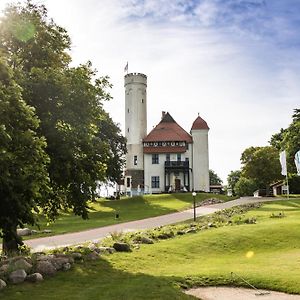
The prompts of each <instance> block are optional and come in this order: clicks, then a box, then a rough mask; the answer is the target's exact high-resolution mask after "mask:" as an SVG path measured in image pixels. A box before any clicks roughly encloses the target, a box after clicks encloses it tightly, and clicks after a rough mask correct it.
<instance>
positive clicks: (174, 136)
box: [144, 113, 193, 143]
mask: <svg viewBox="0 0 300 300" xmlns="http://www.w3.org/2000/svg"><path fill="white" fill-rule="evenodd" d="M160 141H165V142H168V141H176V142H177V141H178V142H181V141H185V142H187V143H192V142H193V139H192V137H191V135H190V134H188V133H187V132H186V131H185V130H184V129H183V128H182V127H181V126H179V125H178V124H177V123H176V121H175V120H174V119H173V118H172V117H171V115H170V114H169V113H166V114H164V116H163V118H162V120H161V121H160V122H159V124H158V125H157V126H156V127H155V128H154V129H152V131H151V132H150V133H149V134H148V135H147V136H146V137H145V138H144V142H160Z"/></svg>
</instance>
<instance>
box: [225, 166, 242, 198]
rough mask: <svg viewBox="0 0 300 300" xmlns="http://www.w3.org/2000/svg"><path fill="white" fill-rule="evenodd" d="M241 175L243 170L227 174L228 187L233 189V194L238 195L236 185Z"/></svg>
mask: <svg viewBox="0 0 300 300" xmlns="http://www.w3.org/2000/svg"><path fill="white" fill-rule="evenodd" d="M240 177H241V171H240V170H236V171H231V172H230V173H229V174H228V176H227V182H228V187H229V188H230V189H231V190H232V194H233V195H236V191H235V185H236V183H237V182H238V181H239V179H240Z"/></svg>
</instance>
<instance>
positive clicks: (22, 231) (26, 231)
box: [17, 228, 31, 236]
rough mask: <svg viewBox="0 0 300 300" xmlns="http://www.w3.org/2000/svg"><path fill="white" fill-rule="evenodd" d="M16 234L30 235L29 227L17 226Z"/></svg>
mask: <svg viewBox="0 0 300 300" xmlns="http://www.w3.org/2000/svg"><path fill="white" fill-rule="evenodd" d="M17 234H18V235H19V236H27V235H31V229H29V228H19V229H17Z"/></svg>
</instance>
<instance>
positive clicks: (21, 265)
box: [14, 258, 32, 273]
mask: <svg viewBox="0 0 300 300" xmlns="http://www.w3.org/2000/svg"><path fill="white" fill-rule="evenodd" d="M14 269H15V270H16V269H23V270H25V272H26V273H29V272H30V271H31V269H32V265H31V264H30V263H29V262H27V261H26V260H25V259H24V258H20V259H18V260H17V261H15V263H14Z"/></svg>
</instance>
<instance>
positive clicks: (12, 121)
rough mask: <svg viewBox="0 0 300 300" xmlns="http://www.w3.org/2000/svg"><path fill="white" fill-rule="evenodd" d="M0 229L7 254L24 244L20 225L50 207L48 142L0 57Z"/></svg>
mask: <svg viewBox="0 0 300 300" xmlns="http://www.w3.org/2000/svg"><path fill="white" fill-rule="evenodd" d="M0 78H1V80H0V116H1V119H0V120H1V121H0V154H1V155H0V229H1V231H0V232H1V236H2V237H3V250H4V252H5V253H10V252H16V251H17V250H18V246H19V245H20V244H21V243H22V242H21V240H20V238H19V237H18V236H17V226H23V225H24V224H25V223H26V224H32V225H33V224H35V222H36V219H35V215H34V212H33V211H34V209H37V208H38V206H40V207H47V205H48V197H47V193H48V192H49V191H50V189H49V178H48V172H47V164H48V163H49V157H48V155H47V154H46V152H45V147H46V142H45V139H44V138H40V137H38V136H37V134H36V130H37V128H38V126H39V120H38V118H37V117H36V115H35V111H34V109H33V108H32V107H30V106H28V105H27V104H26V103H25V102H24V101H23V99H22V96H21V92H22V90H21V88H20V87H19V86H18V85H17V84H16V83H15V82H14V81H13V80H12V78H11V71H10V70H9V68H8V67H7V65H6V64H5V63H4V61H3V57H2V59H1V57H0Z"/></svg>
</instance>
